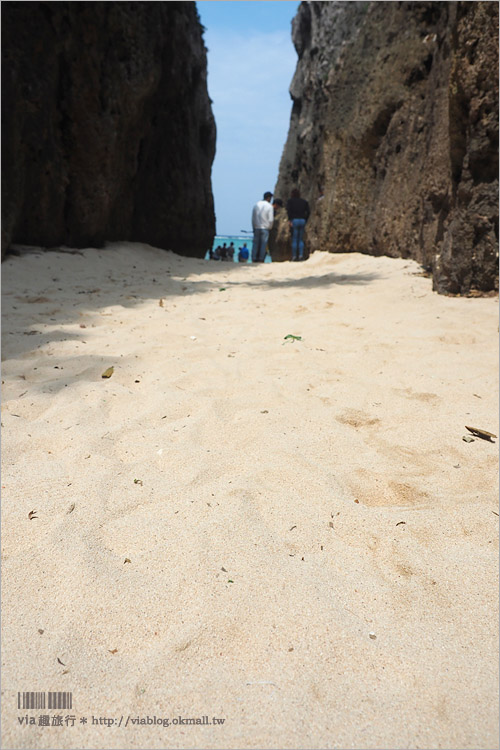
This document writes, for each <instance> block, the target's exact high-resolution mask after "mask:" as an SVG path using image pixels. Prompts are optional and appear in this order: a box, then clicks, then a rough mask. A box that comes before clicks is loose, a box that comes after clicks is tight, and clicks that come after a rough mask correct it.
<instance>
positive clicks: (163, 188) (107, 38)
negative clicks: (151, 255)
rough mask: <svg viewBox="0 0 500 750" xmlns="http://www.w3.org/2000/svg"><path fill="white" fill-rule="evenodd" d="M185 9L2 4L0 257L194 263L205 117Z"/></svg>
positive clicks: (191, 23) (204, 213) (201, 242)
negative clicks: (120, 244)
mask: <svg viewBox="0 0 500 750" xmlns="http://www.w3.org/2000/svg"><path fill="white" fill-rule="evenodd" d="M206 71H207V63H206V50H205V47H204V43H203V39H202V30H201V25H200V23H199V18H198V13H197V10H196V4H195V3H194V2H175V3H172V2H154V3H139V2H57V3H56V2H29V3H26V2H8V3H3V4H2V87H3V96H2V123H3V124H2V160H3V164H2V166H3V170H2V193H3V199H2V214H3V222H2V252H4V251H5V250H6V249H7V248H8V247H9V245H10V244H11V243H20V244H28V245H39V246H43V247H51V246H57V245H61V244H65V245H68V246H71V247H85V246H89V245H92V246H99V245H102V243H103V242H104V241H106V240H130V241H142V242H147V243H150V244H151V245H154V246H156V247H160V248H165V249H172V250H174V251H176V252H179V253H182V254H185V255H197V256H202V255H203V254H204V253H205V251H206V250H207V248H209V247H211V245H212V240H213V236H214V233H215V216H214V208H213V197H212V190H211V181H210V175H211V167H212V161H213V158H214V154H215V123H214V118H213V115H212V110H211V106H210V99H209V97H208V93H207V85H206Z"/></svg>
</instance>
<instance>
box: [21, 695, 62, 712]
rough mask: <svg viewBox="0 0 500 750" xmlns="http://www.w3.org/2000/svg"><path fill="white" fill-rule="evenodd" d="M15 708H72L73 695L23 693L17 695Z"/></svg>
mask: <svg viewBox="0 0 500 750" xmlns="http://www.w3.org/2000/svg"><path fill="white" fill-rule="evenodd" d="M17 707H18V708H24V709H30V708H57V709H71V708H73V693H65V692H60V693H55V692H54V693H51V692H48V693H37V692H25V693H18V694H17Z"/></svg>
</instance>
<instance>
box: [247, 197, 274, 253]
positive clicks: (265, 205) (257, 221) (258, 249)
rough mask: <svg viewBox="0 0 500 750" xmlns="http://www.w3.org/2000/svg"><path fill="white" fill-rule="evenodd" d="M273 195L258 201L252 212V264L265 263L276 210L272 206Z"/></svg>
mask: <svg viewBox="0 0 500 750" xmlns="http://www.w3.org/2000/svg"><path fill="white" fill-rule="evenodd" d="M272 197H273V194H272V193H270V192H269V191H268V192H266V193H264V199H263V200H261V201H257V203H256V204H255V206H254V207H253V211H252V229H253V247H252V262H253V263H264V260H265V258H266V245H267V240H268V237H269V230H270V229H271V227H272V225H273V221H274V209H273V207H272V205H271V198H272Z"/></svg>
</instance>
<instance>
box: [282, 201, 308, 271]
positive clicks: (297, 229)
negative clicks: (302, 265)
mask: <svg viewBox="0 0 500 750" xmlns="http://www.w3.org/2000/svg"><path fill="white" fill-rule="evenodd" d="M286 210H287V213H288V221H289V222H290V227H291V229H292V260H304V229H305V226H306V222H307V220H308V218H309V214H310V210H309V203H308V202H307V201H306V200H304V198H301V197H300V192H299V191H298V190H297V188H294V189H293V190H292V196H291V198H290V199H289V200H288V201H287V204H286Z"/></svg>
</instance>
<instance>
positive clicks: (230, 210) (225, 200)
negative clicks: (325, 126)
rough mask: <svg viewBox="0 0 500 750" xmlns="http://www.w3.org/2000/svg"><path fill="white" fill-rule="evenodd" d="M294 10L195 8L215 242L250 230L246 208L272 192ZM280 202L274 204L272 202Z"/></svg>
mask: <svg viewBox="0 0 500 750" xmlns="http://www.w3.org/2000/svg"><path fill="white" fill-rule="evenodd" d="M299 5H300V3H299V2H291V1H289V0H277V1H275V0H252V1H251V2H245V1H244V0H201V1H199V2H197V3H196V6H197V8H198V12H199V14H200V18H201V23H202V24H203V25H204V26H205V28H206V31H205V32H204V35H203V36H204V40H205V45H206V47H207V48H208V93H209V95H210V98H211V99H212V101H213V103H212V109H213V112H214V116H215V121H216V124H217V151H216V155H215V161H214V165H213V168H212V190H213V194H214V200H215V214H216V218H217V233H218V234H240V232H241V230H242V229H247V230H249V229H251V222H250V215H251V211H252V206H253V204H254V203H255V202H256V201H257V200H260V199H261V198H262V195H263V193H264V192H265V191H266V190H270V191H273V190H274V186H275V184H276V180H277V178H278V168H279V163H280V159H281V153H282V151H283V146H284V145H285V141H286V137H287V134H288V126H289V122H290V113H291V109H292V102H291V99H290V94H289V93H288V88H289V86H290V82H291V80H292V77H293V74H294V72H295V66H296V64H297V53H296V52H295V49H294V47H293V44H292V37H291V22H292V18H293V17H294V15H295V14H296V12H297V9H298V7H299ZM278 197H281V196H278Z"/></svg>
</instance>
